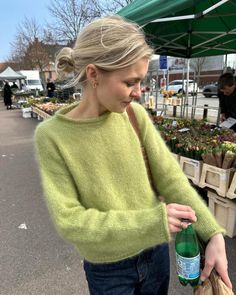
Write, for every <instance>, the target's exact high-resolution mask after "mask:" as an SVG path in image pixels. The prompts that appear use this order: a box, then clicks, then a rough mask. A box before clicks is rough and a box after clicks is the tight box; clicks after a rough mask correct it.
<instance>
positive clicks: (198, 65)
mask: <svg viewBox="0 0 236 295" xmlns="http://www.w3.org/2000/svg"><path fill="white" fill-rule="evenodd" d="M205 63H206V57H198V58H193V59H191V61H190V67H191V68H192V69H193V70H194V73H195V75H196V77H197V85H198V86H199V85H200V75H201V71H202V69H203V65H205Z"/></svg>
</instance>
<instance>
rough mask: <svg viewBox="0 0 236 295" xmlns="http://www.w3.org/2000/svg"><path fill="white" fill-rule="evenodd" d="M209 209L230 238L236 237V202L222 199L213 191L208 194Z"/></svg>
mask: <svg viewBox="0 0 236 295" xmlns="http://www.w3.org/2000/svg"><path fill="white" fill-rule="evenodd" d="M207 196H208V200H209V205H208V206H209V209H210V211H211V212H212V214H213V215H214V216H215V218H216V220H217V221H218V223H219V224H220V225H221V226H222V227H224V228H225V229H226V234H227V236H229V237H230V238H233V237H234V236H236V202H235V201H231V200H228V199H227V198H222V197H220V196H219V195H217V194H216V193H214V192H212V191H208V193H207Z"/></svg>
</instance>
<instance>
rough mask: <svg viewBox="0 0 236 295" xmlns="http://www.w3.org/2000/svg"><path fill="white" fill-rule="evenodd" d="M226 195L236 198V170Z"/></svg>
mask: <svg viewBox="0 0 236 295" xmlns="http://www.w3.org/2000/svg"><path fill="white" fill-rule="evenodd" d="M226 196H227V197H228V198H229V199H235V198H236V172H235V173H234V176H233V179H232V181H231V184H230V187H229V190H228V192H227V194H226Z"/></svg>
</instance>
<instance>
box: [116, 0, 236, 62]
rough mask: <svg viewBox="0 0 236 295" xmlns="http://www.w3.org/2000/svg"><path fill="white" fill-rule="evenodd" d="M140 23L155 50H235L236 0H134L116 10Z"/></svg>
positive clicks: (189, 54) (189, 53)
mask: <svg viewBox="0 0 236 295" xmlns="http://www.w3.org/2000/svg"><path fill="white" fill-rule="evenodd" d="M118 14H119V15H121V16H124V17H125V18H127V19H129V20H132V21H134V22H136V23H138V24H139V25H141V26H142V27H143V29H144V31H145V33H146V36H147V38H148V40H149V41H150V43H151V44H152V45H153V47H154V48H155V53H157V54H160V55H168V56H176V57H183V58H194V57H203V56H212V55H222V54H230V53H236V0H220V1H219V0H218V1H217V0H134V2H132V3H131V4H129V5H128V6H126V7H124V8H123V9H121V10H120V11H119V12H118Z"/></svg>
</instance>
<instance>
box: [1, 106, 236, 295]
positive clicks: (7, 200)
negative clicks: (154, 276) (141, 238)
mask: <svg viewBox="0 0 236 295" xmlns="http://www.w3.org/2000/svg"><path fill="white" fill-rule="evenodd" d="M37 124H38V121H37V120H36V119H23V118H22V117H21V111H20V110H10V111H7V110H5V108H4V107H3V103H2V101H1V100H0V233H1V238H0V294H1V295H87V294H88V291H87V286H86V280H85V277H84V273H83V269H82V263H81V258H80V256H79V254H78V253H77V251H76V250H75V249H74V248H73V247H71V246H70V245H69V244H67V243H66V242H64V241H63V240H61V239H60V238H59V237H58V236H57V234H56V232H55V230H54V228H53V226H52V224H51V222H50V218H49V216H48V213H47V210H46V207H45V204H44V201H43V198H42V191H41V186H40V180H39V175H38V172H37V166H36V163H35V159H34V152H33V134H34V130H35V127H36V126H37ZM19 227H20V228H19ZM22 227H23V228H22ZM226 245H227V250H228V257H229V269H230V275H231V278H232V281H233V284H234V287H235V288H236V238H234V239H230V238H226ZM173 254H174V251H173V244H171V261H172V263H171V282H170V291H169V294H170V295H187V294H192V292H191V289H190V288H189V287H187V288H184V287H182V286H180V285H179V283H178V281H177V278H176V274H175V265H174V259H173Z"/></svg>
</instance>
